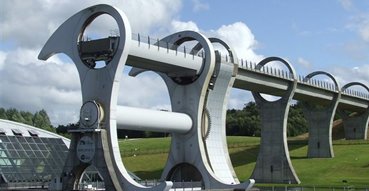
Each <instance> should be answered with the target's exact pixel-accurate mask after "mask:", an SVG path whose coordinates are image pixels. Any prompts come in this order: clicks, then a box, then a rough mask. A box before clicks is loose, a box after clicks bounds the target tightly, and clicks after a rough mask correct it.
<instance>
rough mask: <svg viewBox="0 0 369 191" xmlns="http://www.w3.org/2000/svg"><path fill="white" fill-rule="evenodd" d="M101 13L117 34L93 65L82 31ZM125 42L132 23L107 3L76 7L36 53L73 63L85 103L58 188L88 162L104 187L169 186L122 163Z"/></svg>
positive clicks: (67, 186) (72, 184)
mask: <svg viewBox="0 0 369 191" xmlns="http://www.w3.org/2000/svg"><path fill="white" fill-rule="evenodd" d="M102 14H108V15H110V16H111V17H113V18H114V19H115V21H116V22H117V24H118V27H119V37H117V38H114V40H116V42H115V43H114V44H117V45H116V46H115V47H114V49H115V50H114V54H113V55H112V58H110V59H109V60H107V61H106V66H105V67H103V68H100V69H95V68H94V64H93V63H91V62H90V61H86V60H84V59H83V58H82V56H81V55H82V54H83V48H81V47H82V46H83V41H82V35H83V32H84V30H85V28H86V27H87V26H88V25H89V24H90V23H91V22H92V21H93V20H94V19H95V18H96V17H98V16H99V15H102ZM77 40H79V42H78V41H77ZM109 40H111V39H109ZM130 42H131V28H130V25H129V22H128V19H127V18H126V16H125V15H124V13H123V12H122V11H120V10H119V9H117V8H115V7H112V6H109V5H96V6H92V7H89V8H86V9H84V10H82V11H80V12H78V13H77V14H75V15H73V16H72V17H70V18H69V19H68V20H67V21H66V22H64V23H63V24H62V25H61V26H60V27H59V28H58V29H57V30H56V31H55V32H54V34H53V35H52V36H51V37H50V39H49V40H48V41H47V43H46V44H45V46H44V47H43V49H42V50H41V52H40V54H39V59H42V60H46V59H48V58H49V57H50V56H52V55H53V54H56V53H65V54H66V55H67V56H69V57H70V58H71V59H72V60H73V62H74V63H75V65H76V67H77V69H78V73H79V77H80V82H81V91H82V101H83V103H84V105H83V106H82V107H81V114H80V115H81V116H80V127H79V128H78V129H76V130H73V132H72V134H73V135H72V144H71V146H70V149H69V153H68V158H67V162H66V163H65V165H64V169H63V174H62V177H61V178H62V185H63V188H62V190H75V189H77V187H76V182H78V181H79V178H80V174H81V173H82V172H83V170H84V168H86V166H89V165H91V164H92V165H94V166H95V167H96V168H97V170H98V171H99V172H100V174H101V175H102V178H103V179H104V182H105V185H106V190H118V191H122V190H128V191H130V190H132V191H133V190H134V191H143V190H148V189H150V190H158V191H159V190H160V191H162V190H169V189H170V188H171V186H172V183H171V182H163V183H161V184H160V185H158V186H156V187H152V188H148V187H144V186H142V185H140V184H139V183H137V182H135V181H134V180H133V179H132V178H131V177H130V176H129V174H128V172H127V170H126V169H125V167H124V165H123V163H122V159H121V156H120V152H119V145H118V140H117V124H116V110H117V109H116V108H117V98H118V91H119V84H120V80H121V75H122V73H123V72H122V71H123V67H124V65H125V62H126V60H127V57H128V52H129V48H130ZM95 48H100V47H95ZM97 54H98V52H97Z"/></svg>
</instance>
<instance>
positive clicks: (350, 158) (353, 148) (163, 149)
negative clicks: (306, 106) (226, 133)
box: [119, 137, 369, 187]
mask: <svg viewBox="0 0 369 191" xmlns="http://www.w3.org/2000/svg"><path fill="white" fill-rule="evenodd" d="M227 140H228V144H229V145H228V146H229V150H230V156H231V160H232V163H233V166H234V168H235V171H236V173H237V176H238V177H239V179H240V180H245V179H248V178H249V177H250V175H251V173H252V170H253V168H254V166H255V161H256V157H257V155H258V150H259V142H260V140H259V138H256V137H228V139H227ZM119 143H120V148H121V154H122V156H123V161H124V163H125V165H126V167H127V168H128V170H130V171H132V172H134V173H135V174H137V175H138V176H139V177H141V178H142V179H158V178H160V175H161V171H162V169H163V167H164V165H165V162H166V160H167V156H168V154H167V153H168V150H169V145H170V138H155V139H135V140H121V141H120V142H119ZM289 149H290V155H291V159H292V164H293V166H294V168H295V170H296V172H297V175H298V176H299V178H300V180H301V181H302V185H315V186H343V184H344V183H343V182H342V181H343V180H345V181H347V183H346V184H348V185H353V186H356V187H365V186H367V187H369V152H368V151H369V141H344V140H337V141H334V152H335V158H331V159H308V158H306V153H307V142H306V141H301V140H298V141H296V140H291V141H289Z"/></svg>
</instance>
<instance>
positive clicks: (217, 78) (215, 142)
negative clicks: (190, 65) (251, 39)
mask: <svg viewBox="0 0 369 191" xmlns="http://www.w3.org/2000/svg"><path fill="white" fill-rule="evenodd" d="M209 41H210V42H211V43H218V44H220V45H222V46H223V47H224V48H225V49H226V50H227V51H228V54H229V57H230V62H231V63H221V58H220V55H219V54H216V56H217V57H216V60H217V61H216V67H215V71H214V73H213V76H212V79H211V83H212V90H211V91H209V93H208V98H207V99H206V111H207V115H205V116H204V117H207V118H208V126H207V128H205V129H204V132H203V139H204V141H205V148H206V151H207V156H208V160H209V163H210V166H211V168H212V170H213V172H214V174H215V175H216V176H217V177H218V178H219V179H221V180H222V181H224V182H226V183H228V184H239V183H240V182H239V180H238V178H237V175H236V173H235V171H234V169H233V166H232V162H231V159H230V156H229V152H228V147H227V139H226V124H225V123H226V114H227V104H228V98H229V95H230V90H231V89H232V87H233V83H234V80H235V78H236V75H237V69H238V63H237V62H238V59H237V56H236V53H235V51H234V50H233V49H232V48H231V47H230V46H229V45H228V44H227V43H225V42H224V41H222V40H221V39H218V38H209ZM201 48H202V46H201V44H197V45H196V46H195V47H194V48H193V49H192V51H191V52H192V53H194V54H196V53H197V52H198V51H200V50H201Z"/></svg>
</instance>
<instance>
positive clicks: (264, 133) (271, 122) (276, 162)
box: [251, 57, 300, 184]
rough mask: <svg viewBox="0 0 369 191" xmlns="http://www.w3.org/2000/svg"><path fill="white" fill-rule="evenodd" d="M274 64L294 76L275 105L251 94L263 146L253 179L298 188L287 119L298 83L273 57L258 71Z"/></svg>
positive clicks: (262, 63) (262, 62)
mask: <svg viewBox="0 0 369 191" xmlns="http://www.w3.org/2000/svg"><path fill="white" fill-rule="evenodd" d="M271 61H280V62H282V63H284V64H285V65H286V66H287V67H288V68H289V70H290V73H291V74H292V75H293V76H294V77H293V79H291V82H290V85H289V87H288V89H287V91H286V93H285V95H284V96H283V97H282V98H281V99H279V100H277V101H274V102H269V101H267V100H265V99H264V98H263V97H262V96H261V95H260V93H258V92H252V94H253V96H254V99H255V102H256V104H257V106H258V108H259V110H260V119H261V143H260V151H259V155H258V158H257V161H256V166H255V169H254V171H253V173H252V176H251V177H252V178H253V179H255V182H256V183H292V184H299V183H300V180H299V178H298V177H297V175H296V173H295V170H294V168H293V167H292V163H291V160H290V155H289V151H288V145H287V118H288V111H289V108H290V103H291V100H292V97H293V95H294V91H295V89H296V85H297V80H296V75H295V72H294V69H293V68H292V66H291V65H290V64H289V63H288V62H287V61H285V60H283V59H281V58H278V57H270V58H266V59H264V60H262V61H261V62H260V63H259V64H258V65H257V69H259V70H260V68H261V67H263V66H264V65H266V64H267V63H268V62H271Z"/></svg>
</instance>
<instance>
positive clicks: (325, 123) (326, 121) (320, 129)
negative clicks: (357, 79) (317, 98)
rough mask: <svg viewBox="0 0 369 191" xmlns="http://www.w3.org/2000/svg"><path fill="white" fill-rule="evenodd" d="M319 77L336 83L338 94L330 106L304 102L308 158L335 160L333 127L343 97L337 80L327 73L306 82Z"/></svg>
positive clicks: (321, 73)
mask: <svg viewBox="0 0 369 191" xmlns="http://www.w3.org/2000/svg"><path fill="white" fill-rule="evenodd" d="M317 75H326V76H328V77H329V78H330V79H331V80H332V81H333V83H334V85H335V89H336V93H335V95H334V96H333V99H332V101H331V103H330V104H329V105H328V106H323V105H319V104H316V103H310V102H306V101H305V102H302V105H303V112H304V115H305V118H306V119H307V122H308V126H309V144H308V154H307V156H308V158H333V157H334V152H333V146H332V127H333V120H334V115H335V113H336V109H337V105H338V102H339V100H340V97H341V92H340V91H339V89H340V87H339V85H338V82H337V80H336V78H335V77H334V76H333V75H332V74H330V73H327V72H324V71H316V72H312V73H310V74H309V75H307V76H306V77H305V79H304V82H307V81H309V80H310V79H311V78H313V77H314V76H317Z"/></svg>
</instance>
